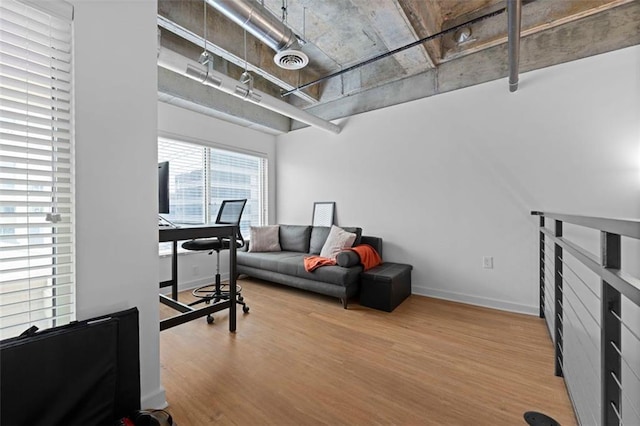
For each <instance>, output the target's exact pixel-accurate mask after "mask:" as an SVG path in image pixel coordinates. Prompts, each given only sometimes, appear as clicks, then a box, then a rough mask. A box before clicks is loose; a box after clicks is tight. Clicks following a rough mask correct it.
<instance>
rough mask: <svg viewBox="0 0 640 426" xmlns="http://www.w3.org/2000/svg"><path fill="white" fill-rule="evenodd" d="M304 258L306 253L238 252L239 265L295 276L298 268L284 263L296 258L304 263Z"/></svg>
mask: <svg viewBox="0 0 640 426" xmlns="http://www.w3.org/2000/svg"><path fill="white" fill-rule="evenodd" d="M304 256H305V254H304V253H297V252H291V251H274V252H263V253H247V252H238V253H237V262H238V265H245V266H251V267H252V268H260V269H266V270H268V271H273V272H282V273H285V274H290V275H295V274H296V272H297V267H296V266H294V267H290V266H287V265H288V264H286V263H285V262H284V261H285V260H286V259H289V258H294V259H299V261H300V262H302V258H303V257H304ZM281 267H282V268H281Z"/></svg>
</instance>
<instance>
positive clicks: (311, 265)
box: [304, 256, 336, 272]
mask: <svg viewBox="0 0 640 426" xmlns="http://www.w3.org/2000/svg"><path fill="white" fill-rule="evenodd" d="M335 264H336V261H335V260H333V259H329V258H328V257H320V256H309V257H305V258H304V269H305V271H307V272H313V271H315V270H316V269H318V268H319V267H321V266H333V265H335Z"/></svg>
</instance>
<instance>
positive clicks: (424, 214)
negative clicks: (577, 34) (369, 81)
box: [277, 46, 640, 313]
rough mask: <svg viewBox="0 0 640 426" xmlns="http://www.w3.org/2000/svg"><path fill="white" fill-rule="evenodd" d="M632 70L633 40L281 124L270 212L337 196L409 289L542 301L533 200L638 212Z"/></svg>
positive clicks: (638, 59) (304, 216) (638, 121)
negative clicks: (379, 241)
mask: <svg viewBox="0 0 640 426" xmlns="http://www.w3.org/2000/svg"><path fill="white" fill-rule="evenodd" d="M639 76H640V47H639V46H636V47H632V48H628V49H624V50H620V51H616V52H612V53H608V54H605V55H600V56H596V57H591V58H587V59H584V60H580V61H576V62H571V63H567V64H563V65H558V66H555V67H551V68H547V69H543V70H538V71H534V72H530V73H526V74H523V75H521V84H520V89H519V90H518V91H517V92H516V93H509V91H508V85H507V82H506V81H505V80H504V79H503V80H499V81H495V82H490V83H486V84H482V85H479V86H475V87H471V88H467V89H463V90H458V91H455V92H451V93H446V94H442V95H438V96H435V97H432V98H426V99H422V100H418V101H415V102H411V103H406V104H402V105H398V106H394V107H390V108H385V109H382V110H377V111H373V112H369V113H366V114H361V115H357V116H353V117H350V118H348V119H346V120H344V121H343V124H344V129H343V131H342V132H341V133H340V134H339V135H331V134H328V133H326V132H322V131H319V130H316V129H311V128H307V129H304V130H300V131H296V132H292V133H289V134H286V135H282V136H279V137H278V141H277V157H278V170H277V205H278V217H277V219H278V220H277V222H278V223H309V222H310V220H311V210H312V205H313V202H314V201H336V202H337V217H338V224H339V225H344V226H354V225H358V226H362V227H363V229H364V233H365V234H367V235H377V236H380V237H382V238H383V239H384V256H383V257H384V259H385V260H387V261H394V262H403V263H410V264H412V265H413V266H414V270H413V292H414V293H416V294H422V295H430V296H435V297H442V298H447V299H453V300H457V301H462V302H468V303H474V304H480V305H485V306H490V307H496V308H500V309H508V310H513V311H519V312H528V313H536V312H537V294H538V290H537V285H538V284H537V264H536V260H537V232H536V225H537V218H534V217H531V216H530V211H531V210H545V211H551V212H563V213H576V214H583V215H592V216H603V217H626V218H638V217H640V113H639V111H640V96H639V95H638V93H640V81H639V79H640V77H639ZM483 256H493V258H494V268H493V269H483V268H482V257H483Z"/></svg>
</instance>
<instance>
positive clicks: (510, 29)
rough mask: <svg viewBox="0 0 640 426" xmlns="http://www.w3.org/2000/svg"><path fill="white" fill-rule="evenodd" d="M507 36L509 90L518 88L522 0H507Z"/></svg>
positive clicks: (512, 90) (513, 90)
mask: <svg viewBox="0 0 640 426" xmlns="http://www.w3.org/2000/svg"><path fill="white" fill-rule="evenodd" d="M507 17H508V24H507V36H508V51H509V91H510V92H515V91H516V90H518V68H519V66H520V22H521V20H522V0H507Z"/></svg>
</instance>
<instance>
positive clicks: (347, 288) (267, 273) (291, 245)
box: [237, 225, 382, 309]
mask: <svg viewBox="0 0 640 426" xmlns="http://www.w3.org/2000/svg"><path fill="white" fill-rule="evenodd" d="M341 228H342V229H344V230H345V231H348V232H353V233H355V234H356V241H355V242H354V245H358V244H369V245H371V246H372V247H373V248H375V249H376V251H377V252H378V253H379V254H380V256H382V239H381V238H378V237H369V236H362V229H361V228H350V227H341ZM329 230H330V228H329V227H323V226H304V225H280V229H279V237H280V247H281V248H282V251H275V252H250V251H248V248H247V247H245V249H243V250H241V251H238V253H237V265H238V269H237V271H238V274H240V275H242V274H244V275H248V276H250V277H255V278H259V279H262V280H267V281H271V282H275V283H278V284H284V285H288V286H291V287H296V288H300V289H304V290H309V291H313V292H316V293H320V294H324V295H327V296H332V297H337V298H339V299H340V301H341V302H342V306H343V307H344V308H345V309H346V308H347V303H348V300H349V298H350V297H352V296H354V295H355V294H357V293H358V290H359V287H360V273H361V272H362V266H361V265H360V263H359V258H358V257H357V255H356V254H355V252H343V253H341V254H340V255H339V256H338V259H337V263H338V264H337V265H336V266H322V267H320V268H318V269H316V270H314V271H313V272H307V271H306V270H305V268H304V261H303V259H304V258H305V257H307V256H311V255H319V254H320V251H321V249H322V246H323V245H324V243H325V241H326V239H327V236H328V235H329ZM250 245H251V242H250V241H249V242H248V246H249V247H250ZM341 265H343V266H341Z"/></svg>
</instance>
